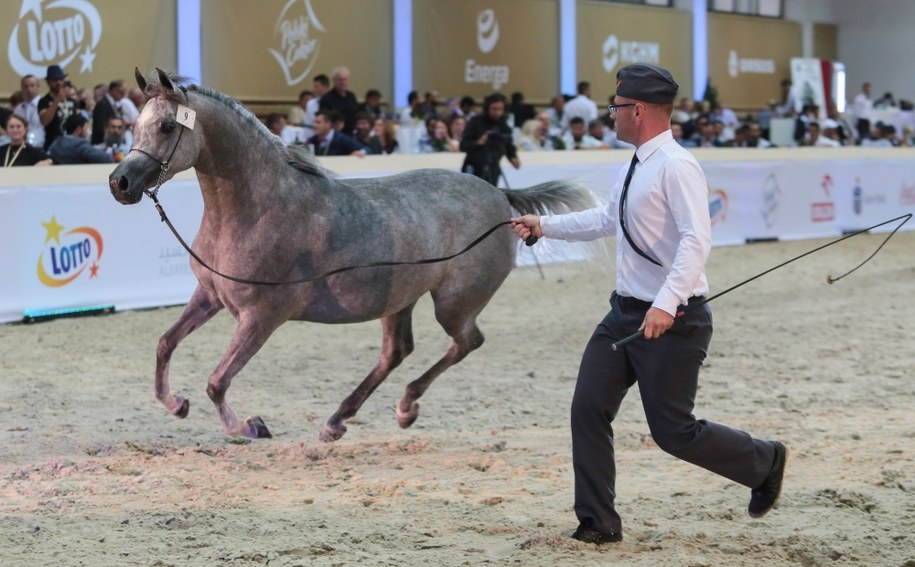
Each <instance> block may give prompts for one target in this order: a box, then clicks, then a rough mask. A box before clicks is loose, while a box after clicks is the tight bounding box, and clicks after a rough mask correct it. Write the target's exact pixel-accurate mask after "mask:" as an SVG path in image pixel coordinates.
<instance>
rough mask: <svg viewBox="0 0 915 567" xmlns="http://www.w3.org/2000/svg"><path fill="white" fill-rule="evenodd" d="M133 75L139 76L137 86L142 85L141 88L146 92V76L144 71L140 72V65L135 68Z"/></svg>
mask: <svg viewBox="0 0 915 567" xmlns="http://www.w3.org/2000/svg"><path fill="white" fill-rule="evenodd" d="M133 76H134V77H136V78H137V86H138V87H140V90H141V91H143V94H146V77H144V76H143V73H141V72H140V68H139V67H134V68H133Z"/></svg>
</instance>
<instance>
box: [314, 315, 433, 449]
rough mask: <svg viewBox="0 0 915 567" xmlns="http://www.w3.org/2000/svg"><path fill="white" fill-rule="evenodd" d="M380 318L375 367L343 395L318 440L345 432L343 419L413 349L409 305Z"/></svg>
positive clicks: (335, 436)
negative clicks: (343, 398) (379, 348)
mask: <svg viewBox="0 0 915 567" xmlns="http://www.w3.org/2000/svg"><path fill="white" fill-rule="evenodd" d="M415 305H416V304H415V303H414V304H413V305H410V306H409V307H407V308H405V309H402V310H401V311H399V312H397V313H395V314H393V315H389V316H387V317H384V318H383V319H382V320H381V328H382V330H383V332H384V335H383V338H382V343H381V356H380V357H379V359H378V363H377V364H376V365H375V368H373V369H372V371H371V372H369V375H368V376H366V377H365V379H364V380H362V383H361V384H359V386H358V387H357V388H356V389H355V390H353V393H352V394H350V395H349V396H347V398H346V399H345V400H343V403H341V404H340V408H339V409H337V411H336V413H334V415H332V416H331V417H330V419H328V420H327V423H325V424H324V427H322V428H321V433H320V438H321V441H326V442H331V441H336V440H337V439H339V438H340V437H342V436H343V434H344V433H346V425H344V423H343V422H344V421H346V420H347V419H349V418H351V417H353V416H354V415H356V412H357V411H359V408H361V407H362V404H363V403H365V400H367V399H368V397H369V396H370V395H372V392H374V391H375V389H376V388H378V386H379V385H380V384H381V383H382V382H384V379H385V378H387V377H388V375H389V374H390V373H391V371H392V370H394V369H395V368H397V367H398V366H399V365H400V363H401V362H403V359H405V358H406V357H407V356H408V355H409V354H410V353H411V352H413V324H412V317H413V307H414V306H415Z"/></svg>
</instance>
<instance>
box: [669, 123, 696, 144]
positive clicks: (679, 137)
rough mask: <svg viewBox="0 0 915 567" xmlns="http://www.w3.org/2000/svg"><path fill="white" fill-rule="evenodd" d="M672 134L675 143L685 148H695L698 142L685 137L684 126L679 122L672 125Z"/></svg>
mask: <svg viewBox="0 0 915 567" xmlns="http://www.w3.org/2000/svg"><path fill="white" fill-rule="evenodd" d="M670 133H671V134H672V135H673V137H674V141H675V142H677V143H678V144H680V146H682V147H684V148H695V147H696V142H694V141H693V140H691V139H688V138H684V137H683V125H682V124H680V123H679V122H671V123H670Z"/></svg>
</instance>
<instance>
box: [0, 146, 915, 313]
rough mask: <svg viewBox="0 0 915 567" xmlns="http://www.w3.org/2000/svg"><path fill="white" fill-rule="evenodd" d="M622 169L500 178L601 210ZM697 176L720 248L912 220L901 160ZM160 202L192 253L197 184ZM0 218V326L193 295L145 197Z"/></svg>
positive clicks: (22, 200) (172, 243)
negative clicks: (580, 190) (703, 183)
mask: <svg viewBox="0 0 915 567" xmlns="http://www.w3.org/2000/svg"><path fill="white" fill-rule="evenodd" d="M720 151H722V152H727V151H728V150H720ZM760 151H765V150H760ZM797 151H798V152H803V151H805V149H798V150H797ZM596 155H598V154H597V153H595V156H596ZM601 155H603V156H606V155H608V154H604V153H602V154H601ZM618 155H619V154H618V153H617V154H616V156H618ZM616 156H615V157H616ZM627 158H628V155H627ZM531 161H533V160H531ZM627 163H628V159H627V160H625V161H622V160H614V161H612V162H611V161H609V160H608V161H607V162H606V163H604V162H601V161H599V160H595V161H590V162H587V163H563V164H550V165H544V164H536V163H531V164H529V165H526V166H524V167H522V169H521V170H518V171H516V170H513V169H509V170H507V171H506V178H505V180H503V181H507V182H508V184H509V185H510V186H511V187H512V188H514V189H520V188H524V187H530V186H532V185H536V184H537V183H542V182H544V181H547V180H551V179H572V180H576V181H578V182H580V183H581V184H582V185H584V186H585V187H587V188H588V189H590V190H591V191H592V192H594V193H595V195H597V196H598V197H599V198H601V199H607V196H608V195H609V192H610V191H611V189H612V187H613V184H614V183H615V181H616V179H617V176H618V174H619V171H620V169H621V168H622V167H625V166H626V164H627ZM373 165H374V164H373ZM378 165H379V166H380V167H379V170H380V171H378V172H377V175H386V174H389V173H395V171H385V170H384V162H381V161H379V162H378ZM86 167H90V166H86ZM392 169H393V168H392ZM703 169H704V170H705V172H706V177H707V178H708V184H709V212H710V216H711V218H712V240H713V244H714V245H716V246H720V245H733V244H742V243H744V242H746V241H748V240H759V239H804V238H822V237H832V236H837V235H839V234H841V233H842V232H850V231H855V230H860V229H863V228H866V227H868V226H872V225H875V224H878V223H880V222H882V221H885V220H888V219H890V218H894V217H898V216H900V215H902V214H905V213H907V212H912V211H913V210H915V168H913V167H912V159H911V157H910V156H906V155H904V156H902V157H901V158H900V159H892V158H886V159H883V158H878V159H810V160H796V159H792V160H785V161H745V162H733V161H717V160H716V161H711V160H709V161H708V162H706V163H703ZM366 175H367V174H366V173H360V174H358V176H366ZM372 175H375V173H373V174H372ZM160 200H161V201H162V204H163V206H164V207H165V210H166V212H167V213H168V215H169V218H170V220H171V221H172V222H173V223H174V225H175V226H176V228H177V229H178V231H179V232H180V233H181V235H182V236H183V238H184V239H185V240H186V241H187V242H192V241H193V239H194V236H195V235H196V233H197V229H198V227H199V225H200V219H201V217H202V214H203V201H202V198H201V195H200V189H199V187H198V185H197V181H196V179H193V178H186V179H176V180H172V181H169V182H168V183H167V184H166V185H165V187H164V188H163V189H162V191H161V192H160ZM0 211H2V213H3V221H2V222H0V238H2V242H4V243H6V246H5V247H4V248H3V251H2V260H3V265H5V266H7V270H8V272H7V274H6V275H5V277H3V278H0V322H9V321H18V320H21V319H22V318H23V315H24V313H25V312H26V311H27V310H52V309H62V308H80V307H93V306H105V305H113V306H114V307H115V308H116V309H118V310H122V309H135V308H143V307H154V306H161V305H175V304H182V303H186V302H187V300H188V299H189V298H190V295H191V293H193V290H194V288H195V287H196V285H197V280H196V278H195V277H194V275H193V273H192V272H191V269H190V258H189V257H188V254H187V252H185V251H184V249H183V248H182V247H181V245H180V244H179V243H178V242H177V241H176V240H175V238H174V236H173V235H172V233H171V232H170V231H169V230H168V227H167V226H165V225H164V224H163V223H162V222H161V221H160V219H159V215H158V213H157V212H156V210H155V208H154V207H153V206H152V203H151V202H150V200H149V199H148V198H146V197H144V198H143V200H142V201H141V202H140V203H139V204H137V205H132V206H124V205H121V204H118V203H117V202H116V201H115V200H114V199H113V198H112V197H111V194H110V193H109V191H108V189H107V187H106V186H105V184H104V183H101V184H88V183H78V184H73V185H63V186H61V185H56V186H42V185H37V186H28V187H0ZM506 220H507V219H506ZM909 224H910V225H907V226H906V227H905V228H906V229H907V230H912V229H915V222H913V223H909ZM893 228H894V227H893V226H887V227H884V228H882V229H881V230H883V231H889V230H892V229H893ZM472 237H475V235H472ZM578 246H579V245H578V244H567V243H563V242H549V241H548V239H545V240H543V241H542V242H540V243H538V244H537V246H536V247H534V248H527V247H525V246H523V245H522V246H521V247H520V250H521V254H520V256H519V264H521V265H531V264H534V263H538V262H539V263H547V262H553V261H562V260H569V259H579V258H583V257H586V256H587V252H586V251H585V248H578Z"/></svg>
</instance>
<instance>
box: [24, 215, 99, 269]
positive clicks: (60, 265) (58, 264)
mask: <svg viewBox="0 0 915 567" xmlns="http://www.w3.org/2000/svg"><path fill="white" fill-rule="evenodd" d="M41 224H42V226H44V228H45V240H44V249H43V250H42V251H41V254H39V256H38V267H37V274H38V280H39V281H40V282H41V283H43V284H44V285H46V286H48V287H61V286H65V285H67V284H69V283H71V282H73V281H74V280H76V279H77V278H79V277H80V276H81V275H83V274H84V273H88V279H90V280H91V279H94V278H96V277H98V270H99V261H100V260H101V258H102V250H103V248H104V246H103V244H102V235H101V234H100V233H99V231H97V230H96V229H94V228H90V227H88V226H81V227H77V228H74V229H71V230H66V227H64V226H63V225H61V224H60V223H58V222H57V217H56V216H55V215H52V216H51V220H49V221H48V222H43V223H41ZM87 268H88V270H87Z"/></svg>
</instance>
